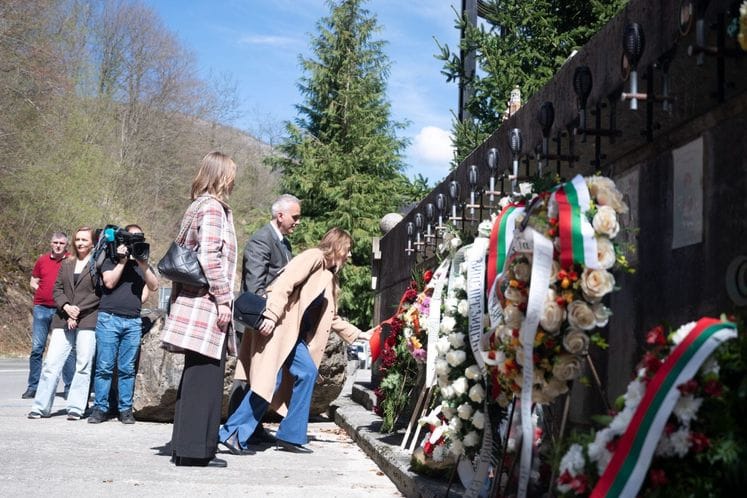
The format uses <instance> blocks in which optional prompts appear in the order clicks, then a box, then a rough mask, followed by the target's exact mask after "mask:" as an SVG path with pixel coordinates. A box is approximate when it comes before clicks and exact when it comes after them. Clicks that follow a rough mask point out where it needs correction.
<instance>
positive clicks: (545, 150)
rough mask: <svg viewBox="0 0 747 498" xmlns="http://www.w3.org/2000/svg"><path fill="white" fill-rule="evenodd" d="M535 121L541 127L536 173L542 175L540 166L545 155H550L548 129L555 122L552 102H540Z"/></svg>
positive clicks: (549, 129)
mask: <svg viewBox="0 0 747 498" xmlns="http://www.w3.org/2000/svg"><path fill="white" fill-rule="evenodd" d="M537 121H539V124H540V126H541V127H542V156H541V160H540V161H539V163H538V166H537V167H538V171H537V173H538V174H539V176H542V167H543V166H544V164H545V161H547V156H549V155H550V131H551V130H552V125H553V123H554V122H555V107H553V105H552V102H545V103H544V104H542V107H540V110H539V112H538V113H537Z"/></svg>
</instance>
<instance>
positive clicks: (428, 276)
mask: <svg viewBox="0 0 747 498" xmlns="http://www.w3.org/2000/svg"><path fill="white" fill-rule="evenodd" d="M432 278H433V271H431V270H428V271H426V272H425V273H423V281H424V282H425V283H426V284H427V283H428V282H430V281H431V279H432Z"/></svg>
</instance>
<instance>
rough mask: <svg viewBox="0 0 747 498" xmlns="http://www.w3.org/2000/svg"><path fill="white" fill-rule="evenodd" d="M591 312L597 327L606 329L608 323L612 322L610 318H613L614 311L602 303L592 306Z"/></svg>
mask: <svg viewBox="0 0 747 498" xmlns="http://www.w3.org/2000/svg"><path fill="white" fill-rule="evenodd" d="M591 311H592V313H594V318H595V319H596V321H597V327H606V326H607V322H609V321H610V317H611V316H612V310H611V309H609V308H608V307H607V306H605V305H603V304H602V303H594V304H592V305H591Z"/></svg>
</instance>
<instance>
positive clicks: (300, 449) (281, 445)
mask: <svg viewBox="0 0 747 498" xmlns="http://www.w3.org/2000/svg"><path fill="white" fill-rule="evenodd" d="M275 449H276V450H283V451H289V452H291V453H307V454H308V453H314V450H312V449H311V448H307V447H306V446H302V445H300V444H295V443H289V442H288V441H283V440H282V439H276V440H275Z"/></svg>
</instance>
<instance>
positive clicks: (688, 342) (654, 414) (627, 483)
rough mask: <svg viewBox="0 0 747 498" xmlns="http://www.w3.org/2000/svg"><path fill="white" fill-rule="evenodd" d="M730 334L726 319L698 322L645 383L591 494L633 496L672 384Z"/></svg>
mask: <svg viewBox="0 0 747 498" xmlns="http://www.w3.org/2000/svg"><path fill="white" fill-rule="evenodd" d="M736 336H737V330H736V325H735V324H733V323H731V322H722V321H720V320H716V319H713V318H701V319H700V320H698V322H697V323H696V324H695V327H694V328H693V329H692V330H691V331H690V333H689V334H688V335H687V336H686V337H685V338H684V339H683V340H682V342H680V343H679V344H678V345H677V346H676V347H675V348H674V349H673V350H672V352H671V353H670V354H669V356H667V358H666V359H665V360H664V363H663V364H662V365H661V367H659V370H657V372H656V373H655V374H654V376H653V378H652V379H651V380H650V381H649V383H648V385H647V386H646V392H645V394H644V395H643V398H642V399H641V402H640V404H639V405H638V408H636V411H635V413H634V414H633V417H632V418H631V420H630V425H628V428H627V429H626V431H625V433H624V434H623V435H622V437H621V438H620V440H619V441H618V444H617V448H616V450H615V452H614V454H613V455H612V459H611V460H610V463H609V464H608V465H607V468H606V469H605V470H604V473H603V474H602V476H601V477H600V479H599V481H598V482H597V485H596V486H595V487H594V490H593V491H592V492H591V495H590V496H591V498H602V497H605V498H606V497H613V496H614V497H618V496H619V497H631V498H632V497H635V496H636V495H637V494H638V491H639V490H640V487H641V484H643V481H644V480H645V478H646V473H647V472H648V468H649V466H650V465H651V459H652V457H653V454H654V450H656V446H657V445H658V443H659V439H660V438H661V434H662V432H663V430H664V426H665V425H666V422H667V419H668V418H669V416H670V414H671V413H672V410H673V409H674V406H675V404H676V403H677V401H678V399H679V397H680V391H679V389H677V386H679V385H680V384H683V383H685V382H687V381H688V380H690V379H692V378H693V376H694V375H695V374H696V373H697V371H698V369H699V368H700V367H701V365H702V364H703V362H705V360H706V359H707V358H708V357H709V356H710V355H711V353H713V351H714V350H715V349H716V348H717V347H718V346H719V345H721V344H722V343H723V342H725V341H728V340H730V339H734V338H735V337H736Z"/></svg>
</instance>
